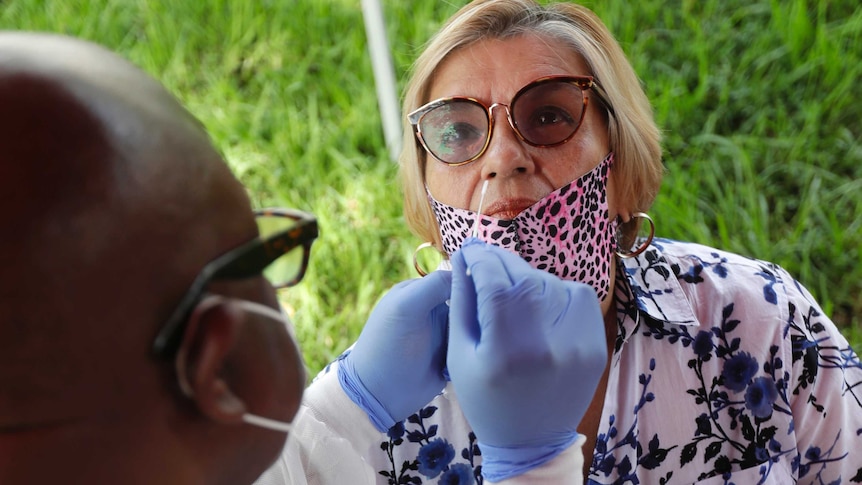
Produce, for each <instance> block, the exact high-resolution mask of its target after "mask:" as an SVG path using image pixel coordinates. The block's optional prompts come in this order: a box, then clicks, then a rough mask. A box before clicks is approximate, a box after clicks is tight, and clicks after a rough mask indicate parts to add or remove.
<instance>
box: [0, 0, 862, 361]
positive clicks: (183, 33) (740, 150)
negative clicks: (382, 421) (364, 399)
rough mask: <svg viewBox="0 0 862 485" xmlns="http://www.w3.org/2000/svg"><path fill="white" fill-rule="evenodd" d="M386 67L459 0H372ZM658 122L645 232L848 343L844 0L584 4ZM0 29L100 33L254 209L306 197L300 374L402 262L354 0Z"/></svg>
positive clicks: (848, 69) (848, 1) (856, 167)
mask: <svg viewBox="0 0 862 485" xmlns="http://www.w3.org/2000/svg"><path fill="white" fill-rule="evenodd" d="M383 3H384V4H385V5H384V7H385V14H386V17H387V21H388V27H387V30H388V35H389V41H390V44H391V46H392V51H393V52H392V54H393V58H394V61H395V65H396V69H397V73H396V75H397V77H398V78H399V79H400V80H401V82H403V79H404V73H405V72H406V70H407V69H408V67H409V65H410V62H411V61H412V60H413V59H414V58H415V56H416V54H417V53H418V51H419V50H420V49H421V46H422V44H423V43H424V42H425V41H426V40H427V39H428V37H429V36H430V35H431V34H432V33H433V32H434V31H435V29H436V28H437V27H438V26H439V25H440V23H441V22H442V21H443V20H444V19H445V18H446V17H448V15H450V14H451V13H453V12H454V11H455V10H456V9H457V8H458V7H459V6H460V5H461V4H462V2H454V1H452V2H450V1H447V2H438V1H427V0H421V1H419V0H415V1H406V0H405V1H394V0H384V2H383ZM586 3H587V5H588V6H591V7H592V8H594V9H595V10H596V11H597V13H598V14H599V15H600V16H601V17H602V18H603V19H604V20H605V21H606V22H607V23H608V25H609V26H610V28H611V30H612V31H613V32H614V33H615V34H616V35H617V36H618V38H619V40H620V43H621V44H622V46H623V49H624V50H625V51H626V53H627V54H628V55H629V57H630V58H631V59H632V62H633V64H634V66H635V69H636V70H637V72H638V74H639V75H640V77H641V79H642V80H643V83H644V86H645V89H646V91H647V93H648V95H649V96H650V98H651V99H652V100H653V104H654V107H655V111H656V117H657V119H658V122H659V125H660V126H661V127H662V128H663V130H664V132H665V162H666V166H667V177H666V179H665V182H664V186H663V189H662V193H661V195H660V196H659V198H658V200H657V202H656V204H655V206H654V207H653V209H652V210H651V211H650V213H651V215H652V216H653V217H654V218H655V219H656V222H657V225H658V232H659V234H660V235H661V236H664V237H672V238H680V239H686V240H693V241H697V242H701V243H704V244H709V245H714V246H718V247H721V248H724V249H728V250H731V251H735V252H739V253H741V254H745V255H749V256H755V257H758V258H762V259H767V260H771V261H774V262H776V263H779V264H781V265H783V266H785V267H786V268H788V269H789V270H790V271H791V272H792V273H793V274H794V275H796V276H797V277H798V278H799V279H800V280H801V281H802V282H803V284H805V285H806V286H807V287H808V288H809V289H810V290H811V291H812V292H813V293H814V295H815V296H816V297H817V298H818V300H819V301H820V302H821V303H822V305H823V306H824V308H825V309H826V310H827V312H828V313H829V314H830V315H832V316H833V318H834V319H835V320H836V322H838V323H839V324H840V325H841V326H842V328H843V329H844V331H845V333H846V335H847V336H848V338H849V339H850V340H851V342H853V343H854V346H855V347H856V348H862V317H860V315H862V291H860V290H862V252H860V246H862V142H860V138H862V103H860V101H859V100H860V98H862V9H860V7H859V6H858V2H857V1H856V0H833V1H829V2H826V1H822V2H814V1H801V0H788V1H778V0H773V1H767V0H759V1H754V2H752V1H749V0H727V1H723V0H704V1H694V0H679V1H673V2H664V1H658V0H644V1H639V2H600V1H597V0H595V1H589V2H586ZM0 27H2V28H5V29H26V30H46V31H52V32H62V33H67V34H73V35H76V36H80V37H83V38H87V39H91V40H94V41H97V42H99V43H102V44H104V45H106V46H108V47H110V48H112V49H114V50H117V51H119V52H120V53H121V54H123V55H124V56H126V57H127V58H129V59H130V60H132V61H133V62H135V63H137V64H139V65H140V66H142V67H143V68H144V69H145V70H147V71H148V72H150V73H152V74H153V75H154V76H156V77H157V78H158V79H160V80H162V81H163V82H164V83H165V84H166V85H167V86H168V88H169V89H170V90H171V91H173V92H174V93H176V94H177V95H178V96H179V97H180V99H181V100H182V101H183V102H184V103H186V105H187V106H189V108H190V109H191V111H192V112H193V113H195V115H197V116H198V117H199V118H200V119H201V120H202V121H203V122H204V123H205V124H206V126H207V127H208V128H209V130H210V131H211V133H212V136H213V138H214V139H215V141H216V143H217V145H218V146H220V147H221V148H222V150H223V151H224V153H225V156H226V157H227V159H228V161H229V163H230V164H231V165H232V167H233V168H234V170H235V171H236V173H237V175H238V176H239V177H240V179H241V180H242V181H243V182H244V183H245V184H246V185H247V186H248V188H249V193H250V195H251V197H252V199H253V200H254V201H255V204H256V205H258V206H264V205H285V206H293V207H297V208H301V209H305V210H310V211H312V212H314V213H315V214H316V215H317V216H318V217H319V219H320V224H321V238H320V240H319V242H318V243H317V244H316V245H315V248H314V252H313V261H312V267H311V269H310V272H309V274H308V276H307V278H306V279H305V280H304V281H303V283H302V284H301V285H299V286H298V287H296V288H294V289H291V290H289V291H287V292H286V294H285V300H286V303H287V304H288V305H289V306H290V308H291V312H292V316H293V320H294V322H295V324H296V326H297V335H298V338H299V340H300V341H301V344H302V346H303V349H304V352H305V357H306V361H307V363H308V365H309V368H310V370H311V372H312V373H313V372H315V371H316V370H317V369H319V368H321V366H323V365H324V364H325V363H326V362H327V361H329V360H330V359H332V358H333V357H335V356H336V355H337V354H338V353H339V352H340V350H341V349H343V348H344V347H345V346H347V345H348V344H349V343H350V342H352V341H353V340H354V339H355V338H356V337H357V336H358V334H359V331H360V330H361V327H362V324H363V323H364V321H365V318H366V316H367V315H368V313H369V312H370V310H371V308H372V307H373V305H374V303H375V301H376V300H377V299H378V298H379V296H380V295H381V294H382V293H383V292H384V291H385V289H386V288H388V287H389V286H391V285H392V284H394V283H395V282H397V281H399V280H401V279H404V278H408V277H412V276H415V275H414V271H413V269H412V263H411V256H412V252H413V249H414V248H415V247H416V245H418V244H419V243H420V242H421V241H418V240H417V239H416V238H415V237H414V236H412V235H411V234H409V233H408V231H407V230H406V228H405V226H404V224H403V218H402V215H401V201H400V193H399V187H398V184H397V181H396V167H395V166H394V165H393V164H392V163H391V162H390V161H389V160H388V155H387V151H386V149H385V147H384V143H383V135H382V131H381V128H380V120H379V116H378V113H377V102H376V98H375V90H374V81H373V76H372V71H371V65H370V60H369V57H368V55H367V51H366V43H365V33H364V26H363V21H362V14H361V10H360V7H359V0H288V1H284V0H278V1H276V0H269V1H267V0H260V1H255V2H249V1H246V0H202V1H200V2H193V1H187V2H182V1H176V0H113V1H111V0H92V1H83V0H77V1H72V0H64V1H44V0H5V1H0Z"/></svg>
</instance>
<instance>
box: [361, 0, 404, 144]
mask: <svg viewBox="0 0 862 485" xmlns="http://www.w3.org/2000/svg"><path fill="white" fill-rule="evenodd" d="M362 18H363V19H364V20H365V36H366V37H367V38H368V51H369V54H370V55H371V67H372V69H373V70H374V84H375V86H376V88H377V104H378V106H379V109H380V119H381V121H382V123H383V136H384V137H385V139H386V147H387V148H388V149H389V156H390V157H391V158H392V160H397V159H398V153H399V152H400V151H401V114H400V113H401V109H400V107H399V106H398V87H397V85H396V83H395V69H394V68H393V67H392V56H391V54H390V52H389V41H388V40H387V39H386V22H385V21H384V19H383V9H382V8H381V7H380V1H379V0H362Z"/></svg>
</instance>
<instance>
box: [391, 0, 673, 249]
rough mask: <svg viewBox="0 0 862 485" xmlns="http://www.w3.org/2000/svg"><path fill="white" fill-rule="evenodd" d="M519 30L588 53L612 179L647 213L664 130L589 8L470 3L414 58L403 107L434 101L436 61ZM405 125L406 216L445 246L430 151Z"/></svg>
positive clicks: (624, 200) (621, 198)
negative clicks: (428, 182)
mask: <svg viewBox="0 0 862 485" xmlns="http://www.w3.org/2000/svg"><path fill="white" fill-rule="evenodd" d="M521 35H538V36H540V37H542V38H545V39H548V40H550V41H552V42H558V43H560V44H562V46H564V47H568V48H569V49H571V51H572V52H574V53H576V54H578V55H580V56H581V57H582V58H583V60H584V61H585V63H586V65H587V67H588V68H589V69H590V71H591V73H590V74H591V75H592V76H593V77H594V78H595V80H596V83H597V84H599V86H600V87H601V92H602V94H603V96H604V98H605V100H606V101H607V103H608V104H609V105H610V106H608V107H607V108H608V111H609V112H610V113H611V116H610V117H609V123H608V135H609V137H608V140H609V144H610V149H611V150H612V151H613V152H614V165H613V169H612V170H611V177H612V178H613V180H614V186H615V196H616V203H617V205H618V206H619V207H624V208H626V209H628V210H630V211H631V212H638V211H642V212H645V211H646V210H647V209H648V208H649V207H650V205H652V203H653V200H654V199H655V196H656V194H657V192H658V188H659V185H660V184H661V177H662V174H663V167H662V162H661V145H660V142H661V134H660V132H659V129H658V127H657V126H656V124H655V120H654V119H653V114H652V108H651V107H650V104H649V100H647V97H646V94H645V93H644V91H643V89H642V88H641V85H640V82H639V80H638V78H637V75H636V74H635V72H634V69H633V68H632V66H631V64H629V62H628V59H627V58H626V56H625V54H624V53H623V51H622V49H621V48H620V46H619V44H618V43H617V41H616V40H615V39H614V37H613V36H612V35H611V33H610V32H609V31H608V29H607V27H605V25H604V24H603V23H602V21H601V20H600V19H599V18H598V17H597V16H596V15H595V14H594V13H593V12H592V11H590V10H589V9H587V8H586V7H582V6H580V5H575V4H569V3H556V4H551V5H547V6H541V5H539V4H537V3H536V2H534V1H533V0H475V1H473V2H471V3H469V4H468V5H466V6H464V7H463V8H461V9H460V10H459V11H458V12H457V13H456V14H455V15H454V16H452V17H451V18H450V19H449V20H448V21H447V23H446V24H445V25H444V26H443V28H442V29H441V30H440V31H439V32H438V33H437V34H436V35H435V36H434V37H433V38H432V39H431V40H430V41H429V42H428V44H427V45H426V47H425V50H424V52H423V53H422V54H421V55H420V56H419V58H418V59H417V60H416V62H415V63H414V65H413V69H412V75H411V77H410V79H409V81H408V83H407V88H406V91H405V95H404V106H403V110H404V111H403V112H404V113H409V112H411V111H414V110H415V109H417V108H419V107H420V106H422V105H424V104H425V103H427V102H428V101H430V99H428V93H429V91H430V88H431V84H432V83H433V81H434V73H435V71H436V69H437V67H438V66H439V65H440V63H441V62H443V61H444V60H445V59H446V58H447V57H448V56H449V55H450V54H452V53H453V52H455V51H456V50H458V49H460V48H463V47H465V46H468V45H471V44H474V43H476V42H479V41H482V40H486V39H509V38H513V37H517V36H521ZM403 127H404V144H403V147H404V148H403V150H402V152H401V156H400V172H401V183H402V188H403V190H404V216H405V218H406V220H407V224H408V226H409V227H410V229H411V230H412V231H413V232H414V233H415V234H416V235H418V236H419V237H420V238H421V239H422V240H423V241H431V242H433V243H434V244H435V245H436V246H437V247H438V248H440V247H441V244H440V231H439V229H438V226H437V220H436V219H435V218H434V213H433V211H432V209H431V205H430V203H429V201H428V197H427V194H426V192H425V164H426V163H428V162H427V161H428V156H427V154H426V153H425V151H424V150H423V148H422V146H421V145H420V144H419V143H418V140H417V139H416V137H415V134H414V131H413V127H412V126H411V125H410V124H409V122H407V120H406V117H405V119H404V121H403ZM431 163H438V162H436V161H432V162H431ZM635 221H637V220H636V219H635ZM628 226H630V227H626V228H625V229H624V231H625V236H626V237H625V241H624V243H630V242H631V239H632V238H633V237H634V233H635V232H636V231H637V223H636V222H635V223H634V224H629V225H628Z"/></svg>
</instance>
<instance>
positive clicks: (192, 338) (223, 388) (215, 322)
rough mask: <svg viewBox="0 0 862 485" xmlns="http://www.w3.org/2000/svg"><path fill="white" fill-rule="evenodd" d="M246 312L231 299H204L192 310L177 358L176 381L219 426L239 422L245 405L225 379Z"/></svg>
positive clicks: (203, 412) (204, 413) (244, 410)
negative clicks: (225, 372) (227, 366)
mask: <svg viewBox="0 0 862 485" xmlns="http://www.w3.org/2000/svg"><path fill="white" fill-rule="evenodd" d="M244 319H245V312H243V311H242V310H241V309H240V308H239V306H238V305H236V304H234V303H233V302H231V301H230V300H228V299H225V298H222V297H219V296H215V295H211V296H207V297H205V298H204V299H203V300H201V302H200V303H198V305H197V306H196V307H195V309H194V310H193V311H192V314H191V316H190V317H189V321H188V325H187V327H186V331H185V334H184V335H183V340H182V342H181V344H180V348H179V350H178V351H177V356H176V370H177V380H178V383H179V385H180V389H181V390H182V391H183V393H184V394H185V395H186V396H188V397H189V398H190V399H192V400H193V401H194V402H195V404H196V405H197V408H198V410H199V411H200V412H201V414H203V415H204V416H206V417H207V418H209V419H211V420H213V421H215V422H218V423H239V422H241V421H242V416H243V414H245V412H246V406H245V403H244V402H243V401H242V399H240V398H239V397H238V396H237V395H236V394H234V392H233V390H232V389H231V388H230V386H229V384H228V382H227V381H226V380H225V379H224V378H223V373H224V370H225V367H226V364H227V360H228V357H229V355H230V353H231V351H232V349H233V347H234V345H236V343H237V340H238V338H239V334H240V331H241V330H242V326H243V324H244Z"/></svg>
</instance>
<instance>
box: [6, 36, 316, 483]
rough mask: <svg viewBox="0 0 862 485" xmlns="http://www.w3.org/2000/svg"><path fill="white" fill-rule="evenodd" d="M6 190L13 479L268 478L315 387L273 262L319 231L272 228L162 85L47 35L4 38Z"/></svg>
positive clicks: (9, 463)
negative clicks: (267, 273)
mask: <svg viewBox="0 0 862 485" xmlns="http://www.w3.org/2000/svg"><path fill="white" fill-rule="evenodd" d="M0 200H2V205H0V268H2V277H0V483H3V484H22V483H40V484H41V483H88V484H95V483H125V484H134V483H147V484H150V483H182V484H194V483H207V484H218V483H225V484H242V483H250V482H252V481H254V480H255V478H256V477H258V476H259V475H260V473H261V472H262V471H263V470H264V469H265V468H266V467H267V466H268V465H270V464H271V463H272V462H273V460H274V459H275V458H276V457H277V456H278V454H279V451H280V450H281V449H282V447H283V445H284V442H285V437H286V431H287V430H288V428H289V426H288V425H287V423H289V422H290V421H291V420H292V419H293V417H294V415H295V414H296V412H297V409H298V407H299V403H300V400H301V397H302V393H303V387H304V384H305V372H304V370H303V365H302V361H301V358H300V355H299V351H298V349H297V346H296V344H295V342H294V340H293V338H292V335H291V334H290V332H289V329H288V328H287V327H286V325H285V324H286V323H287V322H286V319H285V318H284V317H283V316H282V315H281V314H280V312H279V311H278V309H279V306H278V303H277V300H276V296H275V291H274V289H273V286H272V285H271V284H270V282H268V281H267V279H265V278H264V277H263V276H262V275H261V271H262V270H263V269H264V266H266V265H267V264H268V263H271V262H272V261H273V260H275V259H277V258H278V257H279V256H280V255H281V253H279V254H276V255H274V256H273V255H272V254H271V251H268V250H269V249H272V248H271V247H270V246H272V244H271V243H272V242H273V241H275V240H280V241H281V242H285V241H287V244H288V247H292V246H290V244H293V246H298V247H300V250H304V251H306V257H307V251H308V249H309V247H310V244H311V240H313V238H314V236H316V232H314V231H316V226H314V225H313V224H310V223H309V220H308V219H305V220H302V221H300V222H302V223H303V224H304V225H303V226H302V227H303V229H302V231H290V234H289V235H286V234H287V233H284V232H282V233H279V234H275V235H274V236H272V238H269V239H267V238H264V236H263V235H262V234H259V232H258V227H257V224H256V223H255V217H254V216H253V213H252V209H251V207H250V204H249V200H248V198H247V196H246V195H245V191H244V189H243V187H242V186H241V185H240V183H239V182H238V181H237V180H236V179H235V178H234V177H233V176H232V175H231V173H230V171H229V170H228V168H227V167H226V165H225V163H224V162H223V160H222V158H221V157H220V155H219V154H218V153H217V151H216V150H215V149H214V148H213V147H212V145H211V143H210V141H209V139H208V137H207V134H206V133H205V132H204V130H203V129H202V127H201V125H200V124H199V123H198V122H197V121H196V120H195V119H194V118H193V117H192V116H191V115H190V114H189V113H188V112H187V111H185V110H184V109H183V108H182V107H181V106H180V105H179V104H178V103H177V101H176V100H175V99H174V98H173V97H172V96H171V95H169V94H168V93H167V92H166V91H165V90H164V89H163V88H162V87H161V86H160V85H159V84H158V83H156V82H155V81H153V80H152V79H150V78H149V77H148V76H146V75H145V74H144V73H143V72H142V71H140V70H139V69H137V68H135V67H134V66H132V65H131V64H129V63H127V62H125V61H124V60H122V59H120V58H119V57H117V56H116V55H114V54H112V53H110V52H109V51H107V50H105V49H103V48H101V47H98V46H95V45H93V44H89V43H85V42H82V41H78V40H73V39H70V38H66V37H60V36H51V35H40V34H33V33H2V34H0ZM294 219H296V218H294ZM289 222H291V223H297V221H296V220H293V219H290V221H289ZM297 224H298V223H297ZM297 234H299V237H300V239H295V236H296V235H297ZM267 237H269V236H267ZM279 238H281V239H279ZM285 238H287V239H285ZM283 246H284V245H283V244H282V245H281V246H280V247H283ZM298 277H301V274H300V275H298Z"/></svg>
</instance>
